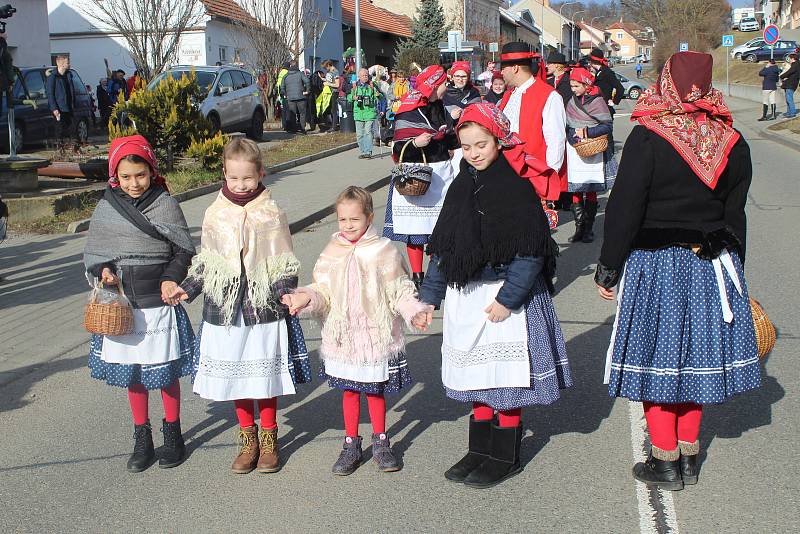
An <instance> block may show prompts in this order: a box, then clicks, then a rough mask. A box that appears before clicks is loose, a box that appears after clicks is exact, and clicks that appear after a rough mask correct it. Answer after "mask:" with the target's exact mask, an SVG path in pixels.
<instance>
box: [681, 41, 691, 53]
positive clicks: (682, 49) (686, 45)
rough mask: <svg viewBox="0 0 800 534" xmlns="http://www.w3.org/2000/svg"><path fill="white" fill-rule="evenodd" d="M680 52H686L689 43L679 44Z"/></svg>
mask: <svg viewBox="0 0 800 534" xmlns="http://www.w3.org/2000/svg"><path fill="white" fill-rule="evenodd" d="M680 51H681V52H688V51H689V43H681V48H680Z"/></svg>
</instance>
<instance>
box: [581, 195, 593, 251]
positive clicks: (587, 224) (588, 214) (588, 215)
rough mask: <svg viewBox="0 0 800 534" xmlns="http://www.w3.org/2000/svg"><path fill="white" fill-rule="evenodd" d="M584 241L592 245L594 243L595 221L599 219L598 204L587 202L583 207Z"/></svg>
mask: <svg viewBox="0 0 800 534" xmlns="http://www.w3.org/2000/svg"><path fill="white" fill-rule="evenodd" d="M583 209H584V214H583V239H582V240H581V241H583V242H584V243H591V242H592V241H594V219H595V217H597V202H586V203H585V206H584V207H583Z"/></svg>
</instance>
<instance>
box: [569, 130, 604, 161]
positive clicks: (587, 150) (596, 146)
mask: <svg viewBox="0 0 800 534" xmlns="http://www.w3.org/2000/svg"><path fill="white" fill-rule="evenodd" d="M572 148H574V149H575V152H577V153H578V155H579V156H580V157H582V158H590V157H592V156H594V155H597V154H600V153H601V152H605V151H606V150H608V135H607V134H605V135H601V136H599V137H592V138H591V139H586V140H585V141H581V142H580V143H577V144H575V145H572Z"/></svg>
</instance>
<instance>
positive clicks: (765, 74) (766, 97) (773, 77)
mask: <svg viewBox="0 0 800 534" xmlns="http://www.w3.org/2000/svg"><path fill="white" fill-rule="evenodd" d="M758 75H759V76H761V77H762V78H764V79H763V80H762V81H761V95H762V103H763V113H762V115H761V118H760V119H758V120H759V121H768V120H775V119H776V118H777V117H778V113H777V111H775V108H776V106H775V93H776V92H777V90H778V78H779V77H780V75H781V69H779V68H778V66H777V65H776V64H775V60H774V59H770V60H769V65H767V66H766V67H764V68H763V69H761V71H760V72H759V73H758ZM770 106H772V113H769V111H770V109H769V107H770Z"/></svg>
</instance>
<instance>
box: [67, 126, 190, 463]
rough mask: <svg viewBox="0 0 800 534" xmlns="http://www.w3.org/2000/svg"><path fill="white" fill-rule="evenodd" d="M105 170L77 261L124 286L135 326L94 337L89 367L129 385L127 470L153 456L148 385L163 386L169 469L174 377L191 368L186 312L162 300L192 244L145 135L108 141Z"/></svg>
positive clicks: (175, 423) (175, 449)
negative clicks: (131, 427)
mask: <svg viewBox="0 0 800 534" xmlns="http://www.w3.org/2000/svg"><path fill="white" fill-rule="evenodd" d="M108 175H109V176H110V177H111V178H110V179H109V181H108V183H109V187H108V188H107V189H106V192H105V194H104V195H103V198H102V199H101V200H100V202H98V203H97V207H96V208H95V210H94V214H93V215H92V221H91V224H90V226H89V235H88V237H87V240H86V249H85V251H84V256H83V259H84V264H85V265H86V270H87V272H88V273H89V274H91V275H93V276H94V277H96V278H99V279H101V281H102V282H103V283H104V284H105V285H118V284H122V290H123V291H124V293H125V296H126V297H127V298H128V300H129V301H130V303H131V306H132V307H133V331H132V332H131V333H130V334H128V335H124V336H101V335H93V336H92V341H91V350H90V352H89V368H90V369H91V371H92V377H93V378H97V379H99V380H105V381H106V383H108V384H109V385H112V386H120V387H126V388H128V400H129V401H130V405H131V411H132V412H133V424H134V434H133V439H134V448H133V454H132V455H131V457H130V458H129V459H128V471H131V472H139V471H143V470H145V469H147V468H148V467H149V466H150V465H152V463H153V460H154V459H155V451H154V447H153V434H152V429H151V427H150V419H149V415H148V397H149V396H148V390H151V389H160V390H161V399H162V401H163V403H164V419H163V421H162V432H163V433H164V447H163V448H162V449H161V458H160V459H159V467H175V466H177V465H179V464H180V463H181V462H183V460H184V457H185V447H184V442H183V436H182V434H181V423H180V395H181V388H180V382H178V379H179V378H180V377H182V376H186V375H188V374H189V373H190V372H191V352H192V347H193V345H194V332H193V331H192V327H191V325H190V324H189V317H188V316H187V315H186V311H184V309H183V308H182V307H181V306H174V307H171V306H168V305H167V303H169V299H168V297H169V295H170V294H171V293H172V291H173V290H174V289H175V288H176V287H177V284H179V283H180V282H182V281H183V279H184V277H185V276H186V271H187V269H188V268H189V264H190V263H191V258H192V256H193V255H194V243H193V242H192V238H191V236H190V235H189V229H188V228H187V226H186V220H185V219H184V217H183V212H182V211H181V208H180V206H179V205H178V203H177V202H176V201H175V199H173V198H172V197H171V196H170V195H169V193H168V192H167V189H166V184H165V182H164V178H163V177H161V176H160V175H159V174H158V170H157V167H156V159H155V155H154V154H153V150H152V149H151V147H150V144H149V143H148V142H147V140H146V139H145V138H144V137H142V136H140V135H134V136H131V137H121V138H118V139H115V140H114V141H112V143H111V148H110V150H109V155H108Z"/></svg>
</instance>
